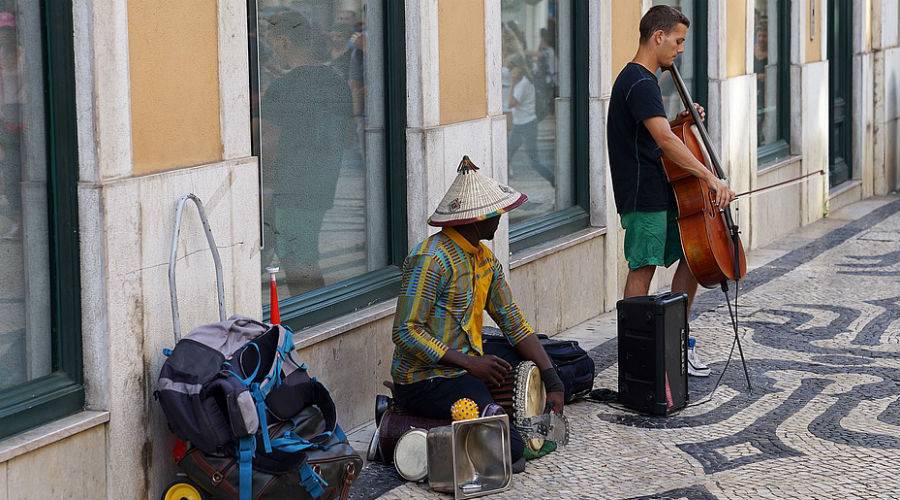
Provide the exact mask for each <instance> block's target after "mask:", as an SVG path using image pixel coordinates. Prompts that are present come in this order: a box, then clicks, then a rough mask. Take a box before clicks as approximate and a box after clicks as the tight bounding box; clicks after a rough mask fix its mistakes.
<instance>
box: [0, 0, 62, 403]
mask: <svg viewBox="0 0 900 500" xmlns="http://www.w3.org/2000/svg"><path fill="white" fill-rule="evenodd" d="M39 5H40V4H39V3H38V2H32V1H24V0H23V1H19V2H14V1H9V0H7V1H3V2H0V186H2V191H0V389H3V388H6V387H10V386H13V385H17V384H21V383H22V382H25V381H28V380H33V379H36V378H38V377H41V376H44V375H47V374H49V373H50V372H51V370H52V366H53V356H52V355H53V351H52V347H51V342H50V315H49V314H48V313H49V311H50V276H49V267H50V266H49V242H48V239H47V237H48V236H47V235H48V214H47V164H46V156H45V155H46V149H45V142H44V118H43V117H44V106H43V104H44V103H43V88H44V84H43V76H42V61H41V28H40V7H39Z"/></svg>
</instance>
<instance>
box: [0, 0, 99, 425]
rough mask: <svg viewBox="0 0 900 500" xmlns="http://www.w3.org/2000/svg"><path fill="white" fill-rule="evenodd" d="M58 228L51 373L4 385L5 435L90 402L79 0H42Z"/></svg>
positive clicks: (52, 206) (52, 221) (52, 226)
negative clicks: (81, 239) (81, 209)
mask: <svg viewBox="0 0 900 500" xmlns="http://www.w3.org/2000/svg"><path fill="white" fill-rule="evenodd" d="M40 9H41V39H42V42H43V47H41V50H42V57H43V64H44V68H43V78H44V92H43V95H44V106H45V108H44V116H45V129H46V134H47V135H46V137H47V145H46V155H47V170H48V172H47V173H48V175H47V191H48V196H47V200H48V207H47V208H48V218H49V233H50V252H49V255H50V263H49V264H50V265H49V267H50V283H51V285H50V303H51V311H49V313H50V316H51V321H50V325H51V326H50V336H51V346H52V349H53V353H52V356H51V357H52V360H53V361H52V369H51V370H52V371H51V373H50V374H49V375H45V376H43V377H39V378H37V379H35V380H31V381H27V382H25V383H23V384H20V385H18V386H15V387H11V388H7V389H4V390H2V391H0V439H2V438H5V437H8V436H10V435H13V434H16V433H19V432H22V431H24V430H27V429H30V428H33V427H37V426H38V425H42V424H45V423H47V422H50V421H53V420H56V419H59V418H62V417H64V416H66V415H70V414H72V413H75V412H77V411H79V410H81V409H83V408H84V373H83V367H82V345H81V277H80V276H81V275H80V259H81V257H80V249H79V243H78V233H79V231H78V136H77V128H76V126H77V118H76V112H75V111H76V110H75V52H74V37H73V36H72V33H73V19H72V0H42V1H41V3H40Z"/></svg>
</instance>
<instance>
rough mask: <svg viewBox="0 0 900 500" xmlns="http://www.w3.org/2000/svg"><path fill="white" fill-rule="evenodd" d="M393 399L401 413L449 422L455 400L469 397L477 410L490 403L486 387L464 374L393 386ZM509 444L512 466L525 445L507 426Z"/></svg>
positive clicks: (514, 430) (492, 400) (490, 398)
mask: <svg viewBox="0 0 900 500" xmlns="http://www.w3.org/2000/svg"><path fill="white" fill-rule="evenodd" d="M394 398H395V399H396V400H397V404H398V405H400V407H401V408H403V409H404V410H405V411H407V412H409V413H412V414H413V415H417V416H420V417H426V418H435V419H444V420H449V419H450V418H451V417H450V407H451V406H452V405H453V403H455V402H456V401H457V400H458V399H461V398H469V399H471V400H472V401H475V403H477V404H478V409H479V411H480V410H483V409H484V407H485V406H487V405H488V404H490V403H493V402H494V398H493V397H491V392H490V391H489V390H488V388H487V386H486V385H485V384H484V382H482V381H481V380H479V379H478V378H475V377H473V376H472V375H469V374H468V373H466V374H465V375H462V376H461V377H456V378H433V379H429V380H423V381H422V382H416V383H414V384H396V385H394ZM509 441H510V443H509V444H510V449H511V451H512V461H513V463H515V462H516V461H517V460H519V458H521V457H522V453H523V452H524V451H525V443H524V442H523V441H522V436H521V435H519V431H518V430H517V429H516V428H515V426H512V425H510V426H509Z"/></svg>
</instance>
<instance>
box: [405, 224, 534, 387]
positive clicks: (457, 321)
mask: <svg viewBox="0 0 900 500" xmlns="http://www.w3.org/2000/svg"><path fill="white" fill-rule="evenodd" d="M484 310H487V312H488V314H490V315H491V318H493V319H494V321H495V322H496V323H497V325H498V326H499V327H500V330H501V331H502V332H503V334H504V335H506V337H507V339H508V340H509V342H510V343H511V344H512V345H516V344H518V343H519V342H520V341H521V340H522V339H524V338H525V337H527V336H529V335H531V334H533V333H534V330H533V329H532V328H531V325H529V324H528V321H526V320H525V316H524V315H523V314H522V311H521V310H520V309H519V306H517V305H516V304H515V302H513V300H512V292H510V289H509V285H508V284H507V282H506V278H505V277H504V276H503V268H502V267H501V266H500V262H499V261H497V259H496V258H495V257H494V255H493V254H492V253H491V251H490V250H489V249H488V248H487V247H486V246H484V245H483V244H481V243H479V245H478V247H477V248H476V247H475V246H473V245H472V244H471V243H469V242H468V241H467V240H466V239H465V238H463V237H462V235H460V234H459V233H458V232H457V231H456V230H455V229H453V228H449V227H448V228H444V230H443V231H441V232H439V233H437V234H435V235H433V236H430V237H428V238H426V239H425V241H423V242H422V243H420V244H419V245H418V246H417V247H416V248H414V249H413V251H412V252H410V254H409V256H407V257H406V260H405V261H404V262H403V278H402V281H401V284H400V297H399V299H398V301H397V313H396V315H395V316H394V329H393V333H392V336H391V337H392V339H393V341H394V361H393V363H392V365H391V375H392V377H393V379H394V382H396V383H399V384H411V383H414V382H420V381H422V380H428V379H430V378H435V377H448V378H452V377H458V376H460V375H462V374H463V373H465V370H463V369H461V368H457V367H453V366H447V365H442V364H440V363H439V361H440V359H441V358H442V357H443V356H444V354H445V353H446V352H447V349H456V350H458V351H460V352H462V353H463V354H466V355H469V356H480V355H481V354H483V350H482V343H481V326H482V325H481V320H482V317H481V313H482V311H484Z"/></svg>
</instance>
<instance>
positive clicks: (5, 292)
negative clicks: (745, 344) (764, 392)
mask: <svg viewBox="0 0 900 500" xmlns="http://www.w3.org/2000/svg"><path fill="white" fill-rule="evenodd" d="M657 3H669V4H672V5H677V6H679V7H681V9H682V10H683V11H684V12H685V13H686V14H687V15H688V16H689V17H690V19H691V22H692V24H691V29H690V33H689V37H688V42H687V46H688V48H687V51H686V53H685V54H684V55H683V56H682V58H681V60H680V63H679V64H680V71H681V73H682V75H683V76H684V78H685V80H686V83H687V85H688V87H689V90H690V92H691V93H692V94H693V95H694V96H695V100H696V101H698V102H700V103H701V104H703V105H704V106H705V107H706V109H707V116H708V126H709V130H710V134H711V136H712V139H713V143H714V144H715V145H717V147H718V149H719V156H720V157H721V159H722V161H723V168H724V170H725V171H726V174H727V177H728V179H729V182H730V184H731V186H732V187H733V188H734V190H735V191H736V192H743V191H747V190H750V189H758V188H763V187H766V186H770V185H773V184H776V183H778V182H781V181H785V180H789V179H791V178H795V177H797V176H800V175H806V174H811V173H814V172H817V171H820V170H822V171H824V172H825V174H826V175H823V176H812V177H810V178H809V179H808V180H807V181H806V182H803V183H799V184H794V185H791V186H788V187H784V188H782V189H777V190H773V191H769V192H766V193H765V194H761V195H759V196H755V197H745V198H741V199H740V200H739V201H737V202H736V203H735V205H734V208H735V213H736V220H737V222H738V224H739V225H740V227H741V230H742V237H743V241H744V244H745V246H746V247H747V248H750V249H752V248H757V247H760V246H763V245H766V244H767V243H769V242H771V241H773V240H775V239H778V238H781V237H784V236H786V235H789V234H790V233H791V232H792V231H794V230H795V229H796V228H798V227H800V226H802V225H805V224H808V223H810V222H813V221H815V220H817V219H819V218H822V217H825V216H827V214H828V211H829V210H834V209H836V208H839V207H841V206H844V205H847V204H849V203H852V202H854V201H858V200H861V199H865V198H868V197H872V196H877V195H883V194H886V193H888V192H891V191H893V190H896V189H897V188H898V184H900V169H898V155H900V130H898V123H900V122H898V120H900V106H898V95H900V83H898V79H900V33H898V27H900V9H898V3H900V2H898V0H846V1H838V0H708V1H706V0H680V1H678V0H673V1H668V2H658V1H656V0H654V1H649V0H591V1H586V0H405V1H404V0H249V1H246V2H245V1H244V0H196V1H191V2H182V1H177V0H165V1H160V0H127V1H126V0H85V1H81V0H79V1H71V0H52V1H51V0H42V1H34V2H31V1H28V2H26V1H24V0H18V1H17V0H3V1H0V87H2V88H0V97H2V99H3V101H2V102H0V121H2V127H0V129H2V130H0V160H2V161H0V183H2V185H3V191H2V193H0V209H2V212H0V231H2V233H3V234H2V240H0V259H3V261H4V264H5V265H4V266H3V268H2V271H0V273H2V274H0V275H2V277H3V278H2V280H0V360H2V362H0V499H6V498H10V499H12V498H17V499H18V498H62V497H69V498H102V497H106V498H154V497H158V496H159V494H160V492H161V491H162V490H163V488H164V487H165V485H166V484H167V483H168V482H169V481H170V480H171V478H172V476H173V473H174V466H173V465H172V460H171V458H170V450H171V446H172V443H173V438H172V436H171V435H170V434H169V433H168V431H167V429H166V425H165V421H164V418H163V415H162V413H161V411H160V409H159V406H158V405H157V404H156V402H155V401H154V397H153V391H154V389H155V383H156V377H157V374H158V372H159V368H160V366H161V364H162V362H163V356H162V354H161V352H162V350H163V349H164V348H166V347H171V346H172V345H173V344H174V341H175V339H174V337H173V328H172V319H171V318H172V314H171V308H170V298H169V283H168V260H169V252H170V245H171V241H172V235H173V232H174V210H175V203H176V201H177V200H178V199H179V197H181V196H182V195H183V194H186V193H194V194H196V195H198V196H199V197H200V198H201V199H202V200H203V202H204V204H205V208H206V211H207V213H208V215H209V219H210V224H211V228H212V232H213V234H214V236H215V238H216V242H217V246H218V249H219V252H220V254H221V256H222V263H223V268H224V269H223V270H224V273H223V274H224V288H225V305H226V310H227V312H228V314H245V315H249V316H253V317H267V316H268V312H269V302H270V300H269V292H268V281H267V280H268V276H267V274H266V271H265V268H266V267H267V266H270V265H277V266H279V267H280V269H281V271H280V273H279V275H278V276H279V284H280V286H279V297H280V311H281V317H282V320H283V321H284V322H285V323H287V324H289V325H290V326H292V327H293V328H294V330H295V332H296V336H295V339H296V342H297V347H298V349H299V357H300V358H301V359H302V360H303V361H305V362H307V363H308V364H309V365H310V368H311V370H312V372H313V373H314V374H315V375H317V376H318V377H319V379H320V380H322V381H324V382H325V384H326V385H327V386H328V387H329V388H330V390H331V392H332V395H333V397H334V399H335V401H336V403H337V405H338V408H339V417H340V421H341V423H342V425H343V426H344V427H345V428H347V429H352V428H354V427H356V426H359V425H362V424H365V423H366V422H368V421H369V420H371V419H372V418H373V412H372V407H373V401H374V396H375V394H377V393H378V392H383V391H384V390H385V389H384V388H382V381H383V380H387V379H388V378H389V367H390V358H391V354H392V350H393V347H392V344H391V340H390V330H391V323H392V314H393V312H394V307H395V298H394V297H395V294H396V289H397V287H398V284H399V276H400V271H399V266H400V265H401V264H402V261H403V258H404V256H405V255H406V252H407V251H408V249H409V248H410V247H411V246H412V245H413V244H415V243H416V242H417V241H419V240H421V239H422V238H424V237H426V236H427V235H428V234H429V233H430V232H431V231H433V230H434V228H429V227H428V226H427V225H426V222H425V221H426V219H427V218H428V216H429V215H430V214H431V212H432V211H433V210H434V208H435V206H436V205H437V203H438V201H439V200H440V198H441V197H442V196H443V194H444V192H445V189H446V188H447V187H448V186H449V184H450V182H451V181H452V179H453V178H454V176H455V175H456V171H455V169H456V165H457V164H458V162H459V160H460V159H461V158H462V156H463V155H468V156H469V157H470V158H471V159H472V160H473V161H474V162H475V163H476V164H477V165H478V166H479V167H480V168H481V170H482V172H483V173H485V174H487V175H490V176H492V177H495V178H496V179H498V180H500V181H501V182H506V183H508V184H510V185H511V186H513V187H515V188H517V189H519V190H521V191H523V192H525V193H527V194H528V195H529V199H530V201H529V202H528V203H527V204H526V205H524V206H523V208H522V209H520V210H517V211H516V212H514V213H513V214H512V216H511V217H509V218H504V221H503V222H502V224H501V227H500V229H499V231H498V233H497V236H496V238H495V239H494V240H493V242H491V245H492V247H493V251H494V253H495V254H496V255H497V256H498V257H499V258H500V260H501V261H502V262H503V263H504V266H505V269H506V273H507V275H508V276H509V280H510V283H511V286H512V289H513V293H514V295H515V297H516V299H517V301H518V303H519V304H520V306H521V307H522V309H523V311H524V312H525V314H526V316H527V317H528V319H529V321H531V323H532V324H533V325H534V326H535V327H536V328H537V329H538V330H539V331H543V332H546V333H548V334H554V333H557V332H559V331H561V330H564V329H566V328H569V327H571V326H574V325H576V324H579V323H581V322H583V321H585V320H587V319H589V318H592V317H594V316H596V315H598V314H600V313H602V312H605V311H609V310H611V309H613V308H614V307H615V303H616V300H617V299H618V298H619V297H620V296H621V291H622V289H623V287H624V277H625V273H626V269H627V268H626V265H625V262H624V259H623V256H622V234H623V233H622V230H621V227H620V225H619V220H618V215H617V214H616V210H615V205H614V203H613V199H612V190H611V186H610V183H609V175H608V166H607V153H606V145H605V142H606V133H605V130H606V109H607V106H608V102H609V95H610V89H611V87H612V83H613V81H614V79H615V76H616V75H617V73H618V72H619V71H620V70H621V68H622V67H623V66H624V65H625V64H626V63H627V62H628V61H629V60H630V59H631V57H632V56H633V55H634V53H635V51H636V48H637V44H638V24H639V20H640V18H641V15H642V13H643V12H645V11H646V10H647V9H648V8H650V7H651V6H652V5H653V4H657ZM660 84H661V86H662V88H663V93H664V98H665V100H666V107H667V109H668V110H669V112H670V113H671V114H673V115H674V114H675V113H676V112H678V111H679V110H680V109H681V104H680V102H679V100H678V98H677V95H676V94H675V92H674V89H673V87H672V83H671V80H670V79H669V77H668V75H662V76H661V80H660ZM177 256H178V257H177V258H178V267H177V273H176V274H177V277H176V280H177V284H178V291H179V304H180V312H181V328H182V330H183V331H187V330H189V329H190V328H191V327H193V326H197V325H200V324H204V323H209V322H211V321H214V320H215V319H216V293H215V274H214V269H213V265H212V259H210V257H209V252H208V250H207V242H206V239H205V236H204V233H203V230H202V227H201V226H200V222H199V219H198V217H197V215H196V212H193V211H191V208H190V207H189V208H188V210H187V211H186V212H185V215H184V220H183V223H182V230H181V236H180V240H179V242H178V244H177ZM670 276H671V274H670V272H662V273H658V276H657V281H658V282H659V283H667V282H668V281H669V277H670ZM35 471H43V472H42V473H40V474H36V473H35ZM48 471H49V473H48Z"/></svg>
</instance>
